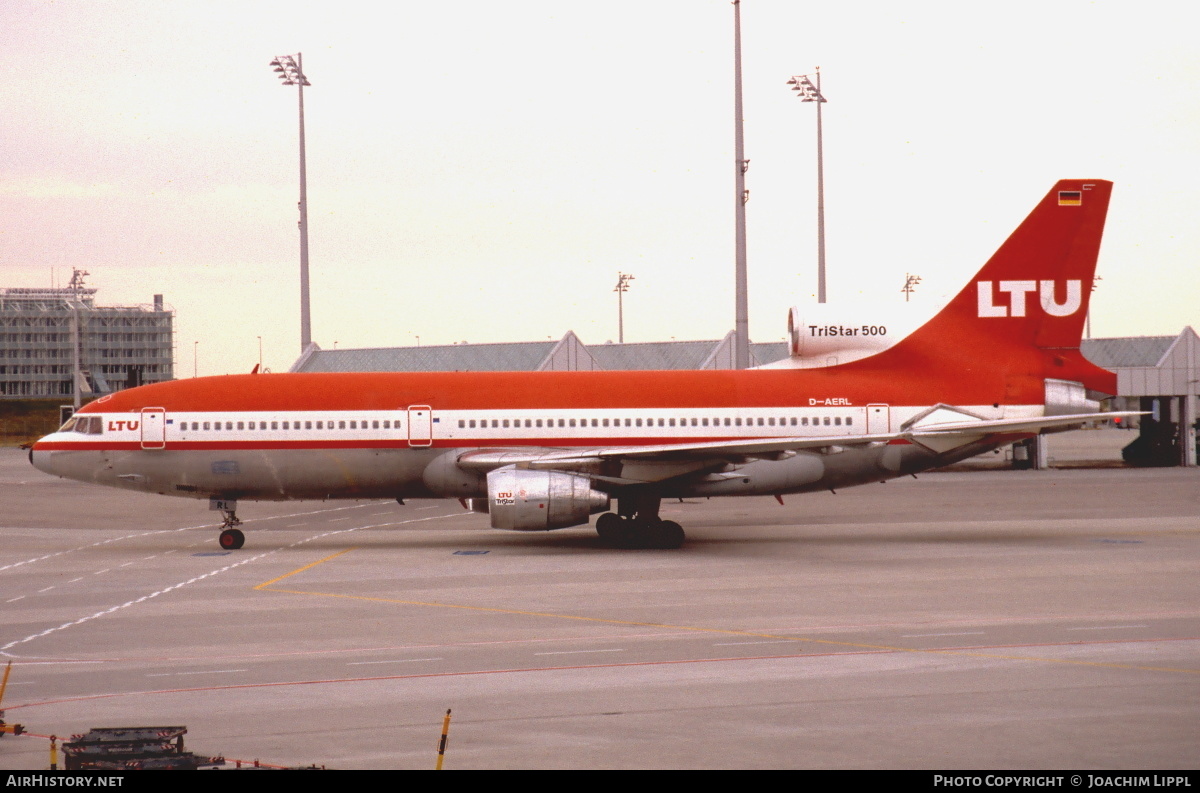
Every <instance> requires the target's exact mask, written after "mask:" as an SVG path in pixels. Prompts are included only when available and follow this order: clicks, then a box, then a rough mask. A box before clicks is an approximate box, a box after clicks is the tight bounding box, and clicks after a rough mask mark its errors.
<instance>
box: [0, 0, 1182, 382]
mask: <svg viewBox="0 0 1200 793" xmlns="http://www.w3.org/2000/svg"><path fill="white" fill-rule="evenodd" d="M1197 8H1198V7H1197V6H1192V5H1191V4H1186V3H1178V2H1171V3H1154V2H1142V3H1138V4H1133V3H1128V2H1074V1H1066V0H1064V1H1058V2H1056V1H1055V0H1041V2H1034V3H1021V2H1008V3H1003V4H982V3H962V2H904V3H885V2H842V3H821V4H818V3H798V2H783V1H782V0H745V2H744V3H743V4H742V30H743V69H744V90H745V114H744V115H745V138H746V156H747V157H748V158H749V159H750V160H751V164H750V171H749V173H748V175H747V186H748V188H749V189H750V193H751V195H750V202H749V204H748V205H747V217H748V240H749V245H748V247H749V255H748V259H749V270H750V330H751V336H752V338H753V339H754V340H756V341H770V340H777V339H781V338H782V337H783V335H784V332H785V328H786V315H787V309H788V307H789V306H791V305H794V304H801V303H805V302H807V301H811V300H813V294H814V293H815V290H816V275H815V270H816V220H815V216H816V166H815V159H816V157H815V141H816V134H815V127H816V123H815V106H814V105H812V104H803V103H801V102H799V101H798V100H797V99H796V98H795V97H794V95H793V94H792V93H791V92H790V91H789V90H788V86H787V84H786V83H787V80H788V78H789V77H790V76H792V75H794V74H804V73H811V72H812V71H813V70H814V68H815V67H816V66H818V65H819V66H820V67H821V74H822V86H823V89H824V93H825V95H826V97H827V98H828V100H829V101H828V103H827V104H826V105H824V108H823V111H822V112H823V115H824V122H825V178H826V222H827V226H826V229H827V231H826V235H827V250H828V266H829V299H830V302H836V303H842V302H849V301H853V300H860V299H864V298H869V299H872V300H886V301H889V302H891V301H900V300H902V299H903V296H902V295H901V294H900V291H899V290H900V288H901V286H902V285H903V283H904V276H905V274H906V273H915V274H919V275H921V276H922V278H923V282H922V284H921V286H920V289H921V290H922V292H921V295H922V298H923V301H930V302H931V301H932V300H933V298H934V297H935V296H940V295H942V294H945V293H950V292H953V291H956V290H957V289H959V288H960V287H961V286H962V285H963V284H965V283H966V281H967V279H968V278H969V277H970V276H971V275H973V274H974V272H975V271H976V270H977V269H978V267H979V266H980V265H981V264H982V263H983V261H984V260H986V258H987V257H988V256H989V255H990V254H991V253H992V251H993V250H994V249H995V248H996V246H997V245H999V244H1000V242H1002V241H1003V239H1004V238H1005V237H1006V236H1007V235H1008V233H1009V232H1010V231H1011V230H1012V229H1013V228H1015V226H1016V225H1017V224H1018V223H1019V222H1020V221H1021V219H1022V218H1023V217H1024V216H1025V215H1026V214H1027V213H1028V212H1029V210H1030V209H1031V208H1032V207H1033V205H1034V204H1035V203H1036V201H1037V200H1038V199H1040V198H1041V196H1043V195H1044V194H1045V192H1046V191H1047V190H1048V189H1049V188H1050V187H1051V185H1052V184H1053V183H1054V182H1055V181H1056V180H1057V179H1059V178H1066V177H1070V178H1100V179H1111V180H1113V181H1114V182H1115V183H1116V187H1115V189H1114V193H1113V200H1112V204H1111V207H1110V211H1109V219H1108V227H1107V232H1106V236H1105V241H1104V245H1103V247H1102V250H1101V254H1100V266H1099V274H1100V276H1101V278H1102V279H1103V280H1102V281H1101V283H1100V285H1099V289H1098V291H1097V292H1096V293H1095V298H1094V303H1093V312H1092V318H1093V319H1092V330H1093V335H1095V336H1118V335H1167V334H1175V333H1178V332H1179V331H1180V329H1181V328H1182V327H1183V326H1184V325H1187V324H1194V325H1195V324H1200V309H1198V308H1197V305H1198V303H1200V260H1198V256H1197V253H1198V252H1200V224H1198V223H1197V222H1196V220H1195V218H1196V217H1197V216H1198V215H1200V195H1198V192H1197V182H1198V178H1197V177H1198V175H1200V48H1198V47H1197V46H1196V44H1195V41H1196V31H1197V30H1198V29H1200V11H1198V10H1197ZM732 31H733V7H732V6H731V5H730V4H729V3H728V2H726V0H657V1H656V0H641V1H640V2H624V1H623V0H608V1H607V2H603V3H581V2H562V1H561V0H558V1H556V2H541V1H528V2H521V1H520V0H516V1H515V2H480V1H470V2H452V1H449V0H443V1H441V2H428V1H427V2H423V3H415V2H393V3H388V4H383V3H377V2H367V3H356V2H339V3H336V4H334V3H331V2H324V3H311V4H306V3H303V2H297V1H296V0H292V1H290V2H214V1H213V0H206V1H205V2H190V1H185V0H180V1H179V2H163V1H162V0H148V1H145V2H143V1H142V0H117V1H106V2H99V1H91V2H89V0H78V1H76V2H45V1H44V0H6V2H4V3H3V4H0V45H2V46H0V74H2V75H3V79H0V108H2V109H3V112H2V113H0V134H2V135H3V142H2V149H0V152H2V153H0V286H49V285H50V284H51V281H52V279H53V280H54V281H55V283H57V284H59V285H61V284H63V283H65V281H66V280H67V279H68V278H69V277H70V271H71V268H72V267H82V268H83V269H86V270H88V271H89V272H90V273H91V275H90V277H89V279H88V280H89V281H90V283H91V284H92V285H93V286H95V287H97V288H99V290H100V292H99V295H98V299H99V301H100V302H102V303H120V304H125V303H144V302H150V300H151V297H152V295H153V294H155V293H162V294H164V295H165V297H166V301H167V302H168V303H169V304H170V305H172V306H174V307H175V309H176V310H177V312H178V315H177V324H176V329H177V336H176V345H177V354H176V365H177V371H178V373H179V374H180V376H190V375H191V373H192V371H193V353H194V352H196V351H197V350H198V364H199V365H198V369H199V372H200V374H219V373H225V372H243V371H249V369H250V368H251V367H252V366H253V365H254V363H256V362H257V360H258V340H257V337H259V336H261V337H262V339H263V345H264V351H265V359H266V360H265V363H266V365H267V366H268V367H270V368H272V369H274V370H276V371H280V370H285V369H286V368H287V367H288V366H289V365H290V364H291V363H292V361H293V360H294V359H295V357H296V355H297V354H298V352H299V309H298V293H299V286H298V261H299V241H298V232H297V228H296V221H297V217H298V216H297V210H296V202H297V197H298V161H297V160H298V158H297V101H296V99H297V97H296V89H295V88H285V87H283V86H282V85H281V84H280V83H279V81H278V79H277V78H276V76H275V75H274V73H273V72H272V70H271V67H270V66H268V62H269V61H270V60H271V59H272V58H273V57H274V56H276V55H283V54H291V53H297V52H301V53H303V57H304V68H305V72H306V73H307V75H308V78H309V80H310V81H311V82H312V87H311V88H308V89H305V95H304V98H305V111H306V121H307V139H308V193H309V232H310V240H311V267H312V294H313V299H312V304H313V336H314V339H315V340H316V341H317V342H318V343H319V344H321V345H322V346H323V347H326V348H332V347H333V346H334V344H335V342H336V343H337V346H338V347H373V346H391V345H410V344H416V343H417V337H420V343H421V344H449V343H453V342H456V341H462V340H467V341H470V342H475V343H480V342H497V341H527V340H539V339H547V338H551V339H558V338H560V337H561V336H562V335H563V334H564V333H565V332H566V331H567V330H574V331H575V332H576V333H577V334H579V336H580V337H581V338H582V339H583V341H584V342H586V343H601V342H604V341H605V340H608V339H614V340H615V339H616V337H617V303H616V295H615V294H614V293H613V291H612V290H613V287H614V285H615V284H616V280H617V272H618V271H625V272H631V273H633V274H634V275H635V280H634V281H633V283H632V284H631V288H630V291H629V292H628V293H627V295H626V299H625V338H626V341H658V340H666V339H671V338H676V339H717V338H720V337H722V336H724V334H725V333H726V332H728V331H729V330H730V329H731V328H732V326H733V311H734V306H733V260H734V250H733V239H734V228H733V223H734V216H733V208H734V197H733V189H734V188H733V182H734V175H733V119H732V110H733V68H732V67H733V63H732V58H733V32H732ZM921 305H923V303H922V302H918V303H917V306H918V308H917V310H922V309H921V308H920V306H921ZM196 341H199V345H198V346H196V345H195V342H196Z"/></svg>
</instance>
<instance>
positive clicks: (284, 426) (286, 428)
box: [283, 421, 291, 430]
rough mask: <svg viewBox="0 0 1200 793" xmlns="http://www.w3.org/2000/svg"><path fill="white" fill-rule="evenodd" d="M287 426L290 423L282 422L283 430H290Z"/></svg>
mask: <svg viewBox="0 0 1200 793" xmlns="http://www.w3.org/2000/svg"><path fill="white" fill-rule="evenodd" d="M289 424H290V422H287V421H285V422H283V429H285V430H288V429H291V427H290V426H289Z"/></svg>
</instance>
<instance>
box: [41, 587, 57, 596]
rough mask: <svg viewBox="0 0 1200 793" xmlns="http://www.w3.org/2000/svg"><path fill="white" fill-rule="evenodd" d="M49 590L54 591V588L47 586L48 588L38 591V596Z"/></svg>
mask: <svg viewBox="0 0 1200 793" xmlns="http://www.w3.org/2000/svg"><path fill="white" fill-rule="evenodd" d="M51 589H54V587H53V586H48V587H46V588H45V589H39V590H38V594H39V595H40V594H42V593H43V592H49V591H50V590H51Z"/></svg>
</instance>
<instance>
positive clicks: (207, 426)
mask: <svg viewBox="0 0 1200 793" xmlns="http://www.w3.org/2000/svg"><path fill="white" fill-rule="evenodd" d="M204 429H206V430H207V429H212V425H211V424H209V422H207V421H206V422H204Z"/></svg>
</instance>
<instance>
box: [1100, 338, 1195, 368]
mask: <svg viewBox="0 0 1200 793" xmlns="http://www.w3.org/2000/svg"><path fill="white" fill-rule="evenodd" d="M1177 338H1179V337H1178V336H1132V337H1129V338H1124V339H1084V340H1083V341H1082V342H1081V343H1080V345H1079V349H1080V351H1082V352H1083V357H1085V358H1087V359H1088V360H1089V361H1091V362H1092V363H1094V364H1096V365H1097V366H1102V367H1104V368H1105V369H1117V368H1119V367H1123V366H1157V365H1158V363H1159V362H1160V361H1161V360H1162V358H1163V356H1164V355H1166V354H1167V350H1169V349H1171V345H1172V344H1174V343H1175V340H1176V339H1177Z"/></svg>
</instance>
